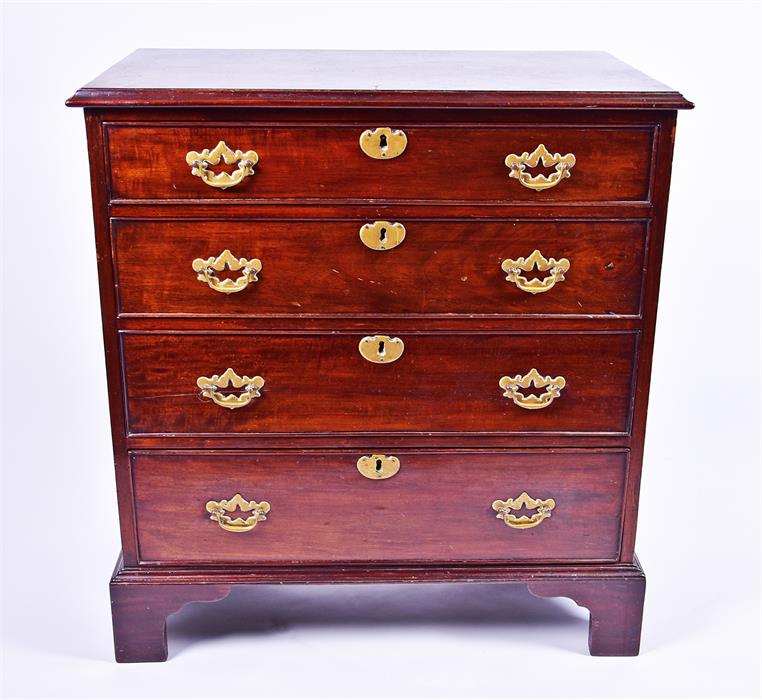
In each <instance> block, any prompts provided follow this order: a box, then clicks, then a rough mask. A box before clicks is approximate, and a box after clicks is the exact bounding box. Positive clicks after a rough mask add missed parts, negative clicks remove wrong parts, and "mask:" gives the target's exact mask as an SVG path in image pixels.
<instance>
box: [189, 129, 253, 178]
mask: <svg viewBox="0 0 762 700" xmlns="http://www.w3.org/2000/svg"><path fill="white" fill-rule="evenodd" d="M223 159H224V161H225V163H226V164H227V165H233V164H235V163H237V164H238V170H235V171H234V172H232V173H225V172H222V173H214V172H212V171H211V170H209V166H210V165H219V164H220V161H221V160H223ZM258 161H259V156H258V155H257V152H256V151H245V152H244V151H234V150H233V149H232V148H230V147H229V146H228V145H227V144H226V143H225V142H224V141H220V142H219V143H218V144H217V145H216V146H215V147H214V149H212V150H211V151H210V150H209V149H208V148H205V149H204V150H203V151H201V152H200V153H199V152H198V151H189V152H188V153H187V154H186V156H185V162H186V163H187V164H188V165H190V166H191V173H192V174H193V175H196V176H198V177H200V178H201V179H202V180H203V181H204V182H205V183H206V184H207V185H209V186H210V187H219V188H220V189H223V190H226V189H227V188H228V187H234V186H235V185H237V184H238V183H239V182H243V180H244V178H246V177H248V176H249V175H253V174H254V166H255V165H256V164H257V162H258Z"/></svg>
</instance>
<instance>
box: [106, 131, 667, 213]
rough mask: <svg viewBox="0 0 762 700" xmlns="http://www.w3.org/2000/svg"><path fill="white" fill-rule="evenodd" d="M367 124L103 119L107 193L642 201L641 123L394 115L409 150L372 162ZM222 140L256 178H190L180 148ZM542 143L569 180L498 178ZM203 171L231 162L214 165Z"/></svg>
mask: <svg viewBox="0 0 762 700" xmlns="http://www.w3.org/2000/svg"><path fill="white" fill-rule="evenodd" d="M374 126H377V124H375V123H373V122H370V123H367V122H366V123H358V124H357V125H352V126H344V125H342V126H335V125H331V124H321V125H315V126H285V125H284V126H268V125H264V124H263V125H254V124H252V125H250V126H239V125H238V124H232V125H225V126H216V127H212V126H209V125H207V124H204V125H203V126H199V125H194V126H186V125H184V124H182V122H180V123H179V124H169V125H166V126H162V127H151V128H144V127H136V126H124V125H109V126H108V127H107V131H106V134H107V138H108V143H109V162H110V165H111V197H112V199H115V200H127V199H212V200H241V199H245V200H258V199H271V198H275V199H321V200H324V201H331V200H347V199H349V200H368V199H373V200H404V201H410V200H426V201H453V202H459V201H475V202H481V201H504V200H508V201H519V202H533V203H536V202H537V201H538V200H539V201H546V202H553V201H646V200H648V199H649V182H650V170H651V159H650V152H651V143H652V140H653V130H652V129H649V128H643V127H641V126H631V127H629V128H625V127H620V128H614V129H612V128H603V127H587V128H584V129H583V128H574V127H573V126H572V125H567V124H562V125H558V124H552V123H551V124H548V123H544V124H543V123H541V124H539V125H537V126H533V127H525V128H517V127H515V126H509V125H502V124H501V125H491V126H489V127H481V126H477V125H470V126H467V127H463V126H453V125H449V124H443V125H438V126H433V125H425V124H424V125H418V124H408V123H405V122H403V123H399V122H393V126H394V128H396V129H403V130H404V131H405V133H406V134H407V137H408V145H407V148H406V149H405V152H404V153H403V154H402V155H401V156H399V157H397V158H394V159H393V160H389V161H378V160H373V159H371V158H368V156H366V155H365V154H364V153H363V152H362V150H361V149H360V146H359V143H358V139H359V136H360V134H361V133H362V132H363V131H364V130H365V129H367V128H372V127H374ZM221 140H225V142H226V143H227V144H228V146H230V147H231V148H234V149H235V148H238V149H241V150H244V151H245V150H248V149H254V150H255V151H256V152H257V154H258V156H259V162H258V163H257V165H256V166H255V174H254V175H253V176H251V177H247V178H246V179H245V180H243V182H241V183H240V184H239V185H235V186H234V187H230V188H229V189H227V190H222V189H219V188H215V187H209V185H207V184H206V183H204V182H203V180H201V178H198V177H195V176H193V175H192V174H191V170H190V167H189V166H188V164H187V163H186V162H185V156H186V154H187V153H188V152H189V151H193V150H195V151H198V150H201V149H204V148H214V146H216V145H217V143H218V142H219V141H221ZM541 143H543V144H545V146H546V147H547V148H548V149H549V150H550V151H551V152H552V153H555V152H560V153H561V154H562V155H563V154H566V153H573V154H574V155H575V157H576V159H577V164H576V165H575V166H574V168H573V169H572V171H571V172H572V175H571V177H570V178H568V179H566V180H564V182H562V183H561V184H559V185H558V186H557V187H553V188H552V189H549V190H545V191H542V192H535V191H533V190H530V189H527V188H526V187H523V186H522V185H521V184H520V183H519V182H518V181H517V180H515V179H510V178H509V177H508V175H509V170H508V168H507V167H506V165H505V157H506V156H507V155H508V154H509V153H516V154H521V153H524V152H527V151H528V152H530V153H531V152H532V151H534V149H535V148H536V147H537V146H538V145H539V144H541ZM211 167H212V170H215V171H219V170H227V171H230V170H231V169H234V168H231V167H230V166H227V168H226V167H225V165H224V163H223V164H221V165H220V166H211ZM296 172H298V173H299V177H298V178H295V177H294V173H296ZM537 172H543V173H544V172H546V171H545V170H544V169H542V168H540V169H539V170H538V171H537ZM444 183H446V186H443V184H444Z"/></svg>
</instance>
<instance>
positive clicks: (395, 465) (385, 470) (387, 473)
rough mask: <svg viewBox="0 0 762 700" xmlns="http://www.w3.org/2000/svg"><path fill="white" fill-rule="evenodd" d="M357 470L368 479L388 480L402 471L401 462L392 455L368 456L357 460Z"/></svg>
mask: <svg viewBox="0 0 762 700" xmlns="http://www.w3.org/2000/svg"><path fill="white" fill-rule="evenodd" d="M357 470H358V471H359V472H360V474H362V475H363V476H365V477H367V478H368V479H388V478H390V477H392V476H394V475H395V474H396V473H397V472H398V471H399V470H400V461H399V459H397V457H393V456H392V455H366V456H364V457H360V459H358V460H357Z"/></svg>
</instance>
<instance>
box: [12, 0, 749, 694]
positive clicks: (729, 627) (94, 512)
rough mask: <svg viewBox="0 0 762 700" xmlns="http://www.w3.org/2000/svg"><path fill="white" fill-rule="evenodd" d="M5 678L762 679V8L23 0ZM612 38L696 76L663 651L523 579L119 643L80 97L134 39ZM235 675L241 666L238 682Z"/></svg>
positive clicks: (649, 496)
mask: <svg viewBox="0 0 762 700" xmlns="http://www.w3.org/2000/svg"><path fill="white" fill-rule="evenodd" d="M3 40H4V42H3V99H2V102H3V125H2V137H3V167H2V168H1V169H0V176H1V177H2V183H1V186H0V193H2V197H3V202H2V219H3V249H2V250H3V256H2V266H3V298H2V301H3V326H2V352H3V375H2V376H3V381H4V382H5V387H4V391H2V402H3V408H2V410H3V433H4V446H3V449H2V452H1V454H2V459H3V469H2V478H3V481H2V486H3V492H2V501H1V502H2V512H3V513H2V515H3V572H2V589H3V627H4V647H5V648H4V659H3V669H2V673H3V690H4V693H5V695H6V696H7V697H16V696H19V697H43V696H53V697H101V698H102V697H110V696H117V695H118V696H120V697H144V696H151V695H157V696H160V697H204V696H209V695H211V694H213V693H214V692H218V691H214V690H213V689H219V688H223V689H224V690H222V691H221V692H222V693H224V694H225V695H231V696H240V697H246V696H251V695H256V696H258V697H266V696H269V695H274V696H283V697H291V696H295V695H297V696H298V695H306V696H323V697H344V696H362V697H378V696H385V695H397V696H417V697H430V696H452V697H462V696H469V695H477V696H480V695H485V696H486V695H489V696H496V695H498V696H500V695H514V694H519V695H521V696H524V697H526V696H535V695H536V696H545V695H547V696H554V697H565V696H574V697H576V696H600V697H604V696H605V697H612V696H681V697H682V696H712V695H734V696H740V695H753V694H755V693H758V692H759V685H758V684H759V653H760V648H759V629H758V623H759V619H760V609H759V573H760V571H759V552H760V549H759V544H760V543H759V534H760V518H759V507H760V476H759V473H760V460H759V419H760V413H759V407H760V402H759V391H760V382H759V370H760V362H759V320H760V286H759V278H760V273H759V270H760V264H761V263H762V261H761V260H760V204H759V202H760V190H761V187H760V160H761V158H762V154H761V153H760V124H761V123H762V119H761V118H760V73H759V67H760V8H759V5H758V4H757V3H751V2H749V3H738V2H736V3H734V2H729V1H725V2H717V3H700V2H695V1H694V2H686V3H682V2H669V1H666V0H661V1H659V2H653V3H651V2H611V3H593V2H561V3H554V2H541V1H538V0H533V1H532V2H516V3H510V2H495V3H487V2H477V1H475V0H472V1H471V2H468V1H465V2H452V3H448V2H442V1H441V0H440V1H438V2H431V3H428V2H395V1H393V0H386V1H385V2H367V3H363V2H357V1H356V2H347V3H340V2H304V3H296V2H284V1H283V0H281V2H273V3H270V2H262V3H256V2H246V3H230V2H204V3H192V2H185V3H179V2H178V3H170V2H163V3H161V2H150V3H137V2H135V3H107V2H100V3H67V2H58V3H32V2H27V3H5V4H4V6H3ZM204 46H206V47H218V48H244V47H260V48H345V49H350V48H352V49H359V48H385V49H395V48H400V49H402V48H406V49H409V48H418V49H596V50H606V51H610V52H611V53H613V54H615V55H616V56H618V57H619V58H621V59H623V60H625V61H627V62H629V63H631V64H632V65H634V66H635V67H637V68H639V69H640V70H642V71H644V72H646V73H648V74H650V75H652V76H653V77H655V78H656V79H658V80H661V81H662V82H665V83H667V84H668V85H671V86H673V87H674V88H676V89H678V90H680V91H681V92H683V93H684V94H685V95H686V97H688V98H689V99H691V100H693V101H695V103H696V105H697V109H696V110H694V111H693V112H684V113H681V115H680V118H679V120H678V131H677V147H676V152H675V166H674V175H673V185H672V200H671V204H670V214H669V220H668V230H667V245H666V251H665V261H664V277H663V283H662V294H661V302H660V311H659V324H658V334H657V342H656V354H655V361H654V372H653V390H652V395H651V408H650V416H649V430H648V442H647V452H646V463H645V471H644V477H643V486H642V506H641V511H640V529H639V535H638V547H637V549H638V553H639V555H640V557H641V560H642V561H643V564H644V566H645V568H646V573H647V575H648V577H649V579H648V580H649V584H648V593H647V599H646V613H645V622H644V628H643V646H642V655H641V656H640V657H638V658H634V659H594V658H590V657H588V656H586V655H585V641H586V639H585V638H586V623H585V617H586V611H584V610H581V609H578V608H576V607H575V606H574V605H573V604H572V603H571V602H569V601H565V600H561V601H558V600H556V601H538V600H535V599H533V598H531V597H529V596H528V594H524V593H522V592H521V591H515V590H512V589H508V590H506V589H505V588H504V587H494V586H493V587H490V588H489V589H488V590H485V589H483V588H481V587H478V586H477V587H468V586H453V587H451V588H443V587H434V588H432V587H425V586H423V587H391V588H387V587H368V588H355V587H346V588H333V587H330V588H322V589H320V588H318V589H317V590H316V589H306V588H272V589H270V588H268V589H261V590H255V591H252V592H247V593H241V594H234V595H233V596H232V597H231V598H230V599H229V600H228V601H226V602H225V603H221V604H217V605H214V606H201V605H198V606H195V605H194V606H190V607H188V608H186V609H185V610H184V611H183V612H182V613H180V614H179V615H178V616H176V617H175V618H173V619H172V621H171V624H170V655H171V656H170V662H169V663H168V664H159V665H133V666H124V665H120V666H118V665H116V664H115V663H114V662H113V661H112V647H111V637H110V635H111V631H110V619H109V607H108V595H107V587H106V582H107V579H108V575H109V573H110V571H111V568H112V566H113V564H114V561H115V559H116V555H117V551H118V546H119V545H118V532H117V524H116V520H115V517H114V514H115V512H116V500H115V489H114V483H113V473H112V466H111V464H112V457H111V447H110V442H109V425H108V418H107V401H106V387H105V374H104V366H103V359H102V347H101V331H100V318H99V305H98V290H97V284H96V269H95V254H94V247H93V231H92V219H91V207H90V194H89V176H88V165H87V159H86V147H85V133H84V126H83V119H82V114H81V111H78V110H68V109H66V108H65V107H64V100H65V99H66V98H67V97H68V96H69V95H71V94H72V93H73V92H74V91H75V90H76V89H77V88H78V87H79V86H80V85H81V84H83V83H85V82H86V81H88V80H90V79H91V78H92V77H94V76H95V75H96V74H98V73H100V72H101V71H102V70H104V69H106V68H107V67H108V66H109V65H111V64H112V63H114V62H115V61H117V60H119V59H120V58H122V57H123V56H124V55H126V54H127V53H129V52H131V51H132V50H133V49H135V48H137V47H204ZM228 688H229V689H230V690H229V691H228V690H227V689H228Z"/></svg>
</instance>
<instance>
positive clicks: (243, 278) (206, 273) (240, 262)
mask: <svg viewBox="0 0 762 700" xmlns="http://www.w3.org/2000/svg"><path fill="white" fill-rule="evenodd" d="M191 266H192V267H193V271H194V272H196V273H197V275H196V277H197V279H198V280H199V281H201V282H204V283H205V284H207V285H209V288H210V289H213V290H214V291H215V292H220V293H222V294H235V293H236V292H242V291H243V290H244V289H246V287H248V286H249V284H252V283H254V282H258V281H259V277H257V275H258V274H259V273H260V272H261V271H262V261H261V260H258V259H257V258H252V259H251V260H249V259H248V258H237V257H235V255H233V254H232V253H231V252H230V251H229V250H228V249H225V250H223V251H222V253H220V254H219V255H218V256H217V257H216V258H215V257H211V258H196V259H195V260H194V261H193V263H192V264H191ZM225 269H228V270H230V271H231V272H240V273H241V274H240V276H238V277H237V278H235V279H220V277H219V276H218V275H217V273H218V272H222V271H224V270H225Z"/></svg>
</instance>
